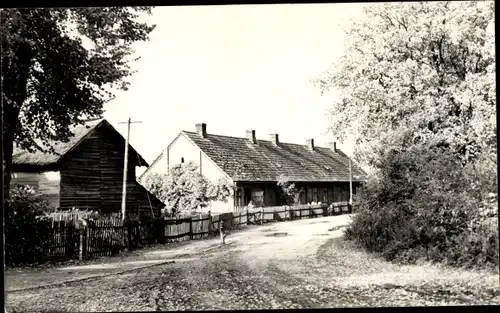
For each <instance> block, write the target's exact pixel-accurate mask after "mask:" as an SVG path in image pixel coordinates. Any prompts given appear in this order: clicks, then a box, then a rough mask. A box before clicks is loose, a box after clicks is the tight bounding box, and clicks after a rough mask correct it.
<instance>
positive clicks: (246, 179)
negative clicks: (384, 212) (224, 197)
mask: <svg viewBox="0 0 500 313" xmlns="http://www.w3.org/2000/svg"><path fill="white" fill-rule="evenodd" d="M189 161H192V162H194V163H195V164H197V165H198V167H199V170H200V173H201V174H202V175H204V176H205V177H207V178H208V179H210V180H212V181H216V180H217V179H218V178H220V177H226V178H228V179H230V181H232V182H233V183H234V184H235V185H236V188H237V190H236V193H235V196H234V198H233V199H231V200H230V201H228V202H227V203H225V204H222V203H217V208H216V210H217V211H230V210H232V209H234V208H238V207H244V206H246V205H248V203H249V202H250V201H251V200H253V202H254V203H255V204H256V205H258V206H274V205H281V204H282V203H281V201H282V200H281V197H280V196H279V188H278V186H277V179H278V177H279V176H280V175H284V176H286V177H287V178H288V180H289V181H290V182H293V183H294V184H295V186H296V187H297V188H298V189H299V190H300V191H301V192H300V202H301V203H311V202H322V203H332V202H340V201H348V200H349V196H350V195H349V190H350V188H349V179H350V175H349V157H348V156H347V155H346V154H345V153H343V152H342V151H340V150H339V149H338V148H337V147H336V144H335V143H333V144H331V147H327V148H326V147H317V146H315V145H314V140H313V139H309V140H307V141H306V144H305V145H299V144H292V143H284V142H280V141H279V137H278V134H271V135H270V137H269V140H260V139H257V138H256V133H255V130H251V131H246V136H245V137H230V136H221V135H215V134H210V133H208V132H207V125H206V124H204V123H200V124H196V131H195V132H192V131H181V132H180V133H179V134H178V135H177V137H176V138H175V139H174V140H173V141H172V142H171V143H170V144H169V145H168V146H167V147H166V148H165V149H164V150H163V151H162V153H161V154H160V155H159V156H158V157H157V158H156V159H155V160H154V161H153V163H152V164H151V166H150V167H149V168H148V169H147V170H146V171H145V172H144V173H143V174H142V175H141V177H140V178H139V180H141V178H143V177H145V175H147V174H148V173H151V172H155V173H167V172H168V169H169V168H170V167H172V166H173V165H176V164H179V163H184V162H189ZM351 169H352V181H353V187H354V188H353V189H354V191H355V190H356V188H357V187H358V186H359V185H360V183H361V182H362V181H364V180H365V178H366V173H365V172H364V171H363V170H362V169H361V168H360V167H359V166H357V165H356V164H354V162H353V163H352V166H351ZM214 209H215V208H214Z"/></svg>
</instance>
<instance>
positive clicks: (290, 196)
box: [276, 174, 300, 205]
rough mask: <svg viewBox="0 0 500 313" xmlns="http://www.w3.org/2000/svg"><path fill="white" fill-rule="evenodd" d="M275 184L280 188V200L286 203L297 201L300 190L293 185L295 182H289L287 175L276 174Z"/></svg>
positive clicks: (290, 203) (291, 203)
mask: <svg viewBox="0 0 500 313" xmlns="http://www.w3.org/2000/svg"><path fill="white" fill-rule="evenodd" d="M276 184H277V185H278V187H279V188H280V190H281V196H282V201H283V202H284V203H285V204H286V205H293V204H298V203H299V196H300V192H299V190H298V189H297V187H295V184H294V183H291V182H290V179H289V178H288V177H287V176H285V175H283V174H282V175H280V176H278V178H277V183H276Z"/></svg>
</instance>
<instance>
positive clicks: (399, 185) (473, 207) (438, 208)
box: [346, 147, 499, 266]
mask: <svg viewBox="0 0 500 313" xmlns="http://www.w3.org/2000/svg"><path fill="white" fill-rule="evenodd" d="M490 162H494V160H488V159H480V160H478V162H476V163H475V164H467V165H465V166H463V165H462V163H461V161H460V160H458V159H456V158H455V157H454V156H453V155H450V154H449V153H447V151H438V152H437V151H435V150H432V149H429V148H422V147H413V148H412V149H410V150H408V151H406V152H404V153H401V152H397V151H394V150H393V151H391V152H390V153H387V154H386V156H385V157H384V158H383V160H382V161H381V163H382V164H381V165H382V170H381V173H380V175H379V177H378V179H373V180H371V181H369V182H368V183H367V184H366V185H365V186H364V187H362V188H361V190H360V197H359V198H358V201H359V205H360V207H359V211H358V214H356V216H354V218H353V222H352V224H351V225H350V226H349V228H348V229H347V231H346V236H347V238H349V239H356V240H357V241H359V242H360V243H362V244H363V245H364V246H365V247H366V248H367V249H368V250H371V251H375V252H379V253H381V254H382V255H384V256H385V257H386V258H387V259H389V260H394V259H395V260H399V261H403V262H413V261H416V260H418V259H429V260H432V261H437V262H441V261H443V262H446V263H448V264H452V265H467V266H482V265H487V264H489V265H498V248H499V246H498V223H497V222H498V207H497V205H498V201H497V198H496V197H497V188H498V186H497V182H496V179H495V180H492V179H491V176H493V175H495V176H496V173H495V171H492V169H491V168H490V167H488V165H491V164H490ZM485 165H486V166H485ZM491 172H493V173H491Z"/></svg>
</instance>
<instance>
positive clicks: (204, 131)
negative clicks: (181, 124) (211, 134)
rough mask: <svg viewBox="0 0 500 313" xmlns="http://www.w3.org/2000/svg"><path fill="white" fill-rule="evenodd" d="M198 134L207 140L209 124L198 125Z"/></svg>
mask: <svg viewBox="0 0 500 313" xmlns="http://www.w3.org/2000/svg"><path fill="white" fill-rule="evenodd" d="M196 132H197V133H198V135H200V136H201V137H202V138H207V124H205V123H199V124H196Z"/></svg>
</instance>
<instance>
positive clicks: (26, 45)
mask: <svg viewBox="0 0 500 313" xmlns="http://www.w3.org/2000/svg"><path fill="white" fill-rule="evenodd" d="M141 13H146V14H149V13H151V8H149V7H108V8H102V7H100V8H55V9H44V8H41V9H23V8H20V9H18V8H13V9H2V10H0V22H1V27H2V31H1V32H0V40H1V42H0V44H1V50H2V52H1V58H2V59H1V79H2V114H3V147H2V148H3V149H2V150H3V153H4V155H3V156H4V164H3V165H4V179H5V181H4V182H5V185H4V186H6V188H5V189H4V192H6V195H8V192H9V183H10V172H11V164H12V150H13V145H14V143H15V144H18V145H20V146H21V147H23V148H26V149H29V150H33V149H40V150H42V149H43V150H46V149H47V150H49V151H53V150H52V149H51V147H50V144H49V143H50V142H51V141H54V140H62V141H65V140H67V139H68V137H69V136H71V132H70V126H72V125H75V124H80V123H82V120H83V117H95V116H100V115H101V114H102V112H103V109H102V108H103V104H104V103H105V102H106V101H109V100H110V99H112V98H113V94H112V91H113V90H116V88H120V89H126V88H127V82H126V81H125V80H124V79H125V78H126V77H127V76H129V75H130V74H131V73H132V70H131V68H130V66H129V61H131V60H130V55H131V53H132V52H133V50H132V48H131V45H132V43H134V42H137V41H145V40H147V39H148V35H149V33H150V32H151V31H152V30H153V29H154V26H150V25H148V24H147V23H144V22H141V21H140V20H139V18H140V14H141ZM42 146H43V147H42Z"/></svg>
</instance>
